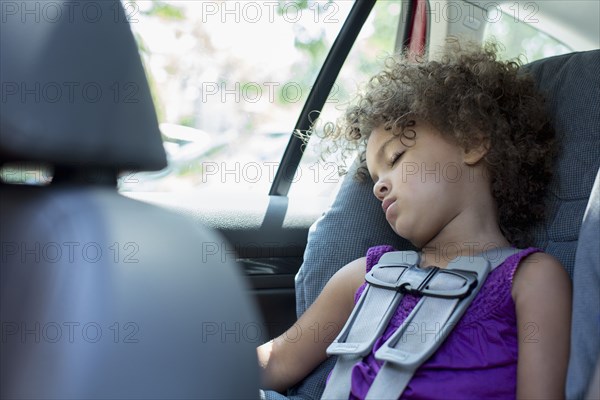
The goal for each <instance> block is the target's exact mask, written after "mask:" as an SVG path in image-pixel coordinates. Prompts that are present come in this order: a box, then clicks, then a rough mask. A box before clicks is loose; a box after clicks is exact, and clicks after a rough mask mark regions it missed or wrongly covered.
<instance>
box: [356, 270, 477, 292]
mask: <svg viewBox="0 0 600 400" xmlns="http://www.w3.org/2000/svg"><path fill="white" fill-rule="evenodd" d="M393 266H394V265H389V264H388V265H378V267H379V268H388V267H393ZM396 266H397V265H396ZM374 269H375V268H373V269H372V270H371V271H370V272H369V273H367V275H366V276H365V280H366V281H367V282H369V284H371V285H373V286H376V287H380V288H383V289H389V290H396V291H399V292H402V293H410V294H415V295H417V294H418V295H423V296H431V297H441V298H445V299H454V298H459V299H462V298H464V297H467V296H468V295H469V294H470V293H471V291H472V290H473V288H475V287H476V286H477V274H476V273H473V272H471V271H465V270H459V269H454V270H446V269H441V268H439V267H434V266H431V267H427V268H420V267H419V266H417V265H411V266H408V268H407V270H406V271H405V272H404V273H403V274H402V276H400V278H399V279H398V280H397V281H396V282H394V283H389V282H384V281H381V280H379V279H377V278H376V277H375V276H373V272H374ZM437 274H450V275H452V276H454V277H456V278H460V279H461V280H462V282H463V283H462V285H460V286H459V287H457V288H455V289H448V290H432V289H429V288H428V285H429V282H430V281H431V279H433V277H434V276H436V275H437Z"/></svg>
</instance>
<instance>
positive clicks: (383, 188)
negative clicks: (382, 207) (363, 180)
mask: <svg viewBox="0 0 600 400" xmlns="http://www.w3.org/2000/svg"><path fill="white" fill-rule="evenodd" d="M389 190H390V188H389V185H388V183H387V182H385V181H383V180H381V179H379V180H378V181H377V182H375V185H374V186H373V193H374V194H375V197H377V198H378V199H379V201H383V199H384V198H385V196H386V195H387V194H388V192H389Z"/></svg>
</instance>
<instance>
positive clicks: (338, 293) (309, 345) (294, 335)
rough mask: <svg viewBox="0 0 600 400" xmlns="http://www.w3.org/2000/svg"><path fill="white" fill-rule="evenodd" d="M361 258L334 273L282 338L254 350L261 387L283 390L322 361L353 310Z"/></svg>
mask: <svg viewBox="0 0 600 400" xmlns="http://www.w3.org/2000/svg"><path fill="white" fill-rule="evenodd" d="M365 266H366V261H365V258H360V259H358V260H355V261H353V262H351V263H349V264H348V265H346V266H345V267H343V268H342V269H340V270H339V271H337V272H336V273H335V275H333V276H332V277H331V279H330V280H329V282H327V284H326V285H325V287H324V288H323V291H322V292H321V294H320V295H319V297H317V299H316V300H315V302H314V303H313V304H312V305H311V306H310V307H309V308H308V309H307V310H306V312H305V313H304V314H302V316H301V317H300V319H299V320H298V321H297V322H296V323H295V324H294V325H293V326H292V327H291V328H290V329H288V330H287V331H286V332H285V333H284V334H283V335H281V336H279V337H278V338H276V339H274V340H272V341H270V342H268V343H265V344H264V345H262V346H260V347H258V349H257V352H258V362H259V364H260V366H261V368H262V371H263V384H262V386H263V388H265V389H274V390H277V391H280V392H281V391H284V390H286V389H287V388H289V387H291V386H292V385H294V384H295V383H297V382H299V381H300V380H301V379H302V378H304V377H305V376H306V375H308V373H309V372H310V371H312V370H313V369H314V368H315V367H317V366H318V365H319V364H320V363H321V362H323V361H325V359H326V358H327V354H326V352H325V350H326V349H327V346H329V344H330V343H331V342H332V341H333V340H334V339H335V338H336V336H337V335H338V333H339V332H340V331H341V330H342V327H343V326H344V324H345V323H346V320H347V319H348V317H349V316H350V313H351V312H352V309H353V308H354V293H355V292H356V290H357V289H358V288H359V286H360V285H361V284H363V283H364V278H365Z"/></svg>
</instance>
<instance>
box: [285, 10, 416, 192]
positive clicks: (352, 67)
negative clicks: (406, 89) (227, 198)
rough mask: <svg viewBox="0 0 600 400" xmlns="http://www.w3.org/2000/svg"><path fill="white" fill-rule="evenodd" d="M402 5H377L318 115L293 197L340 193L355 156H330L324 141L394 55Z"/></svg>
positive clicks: (296, 178) (294, 187) (335, 154)
mask: <svg viewBox="0 0 600 400" xmlns="http://www.w3.org/2000/svg"><path fill="white" fill-rule="evenodd" d="M402 3H404V2H395V1H378V2H376V3H375V6H374V8H373V11H372V12H371V15H370V16H369V18H368V19H367V21H366V22H365V24H364V26H363V28H362V30H361V32H360V34H359V36H358V38H357V40H356V42H355V43H354V45H353V47H352V50H351V51H350V54H349V55H348V58H347V59H346V62H345V63H344V65H343V66H342V69H341V70H340V74H339V76H338V78H337V80H336V82H335V84H334V86H333V88H332V90H331V93H330V94H329V97H328V99H327V102H326V103H325V107H323V110H322V112H321V113H319V114H317V113H315V119H317V117H318V120H317V121H316V123H315V126H314V129H313V131H314V133H313V134H312V136H311V138H310V140H309V142H308V143H307V145H306V147H305V150H304V154H303V156H302V161H301V163H300V166H299V168H298V171H297V173H296V176H295V178H294V183H293V184H292V186H291V188H290V194H289V195H290V196H302V195H306V194H310V195H313V196H334V195H335V194H336V193H337V189H338V188H339V184H340V182H341V180H342V179H343V176H340V175H339V174H338V167H342V168H344V166H345V164H348V167H349V166H350V164H351V163H352V162H353V158H354V157H352V158H350V159H347V160H342V159H340V154H339V152H336V153H333V154H329V152H327V151H324V150H325V149H326V147H327V141H323V140H322V139H321V138H322V136H323V131H324V129H326V126H327V124H328V123H335V121H336V120H337V119H338V118H339V117H340V116H341V115H342V114H343V113H344V111H345V109H346V108H347V107H348V105H349V104H350V103H351V102H352V100H353V99H354V98H355V96H356V93H357V92H358V91H359V90H360V89H361V88H363V87H364V85H365V84H366V83H367V81H368V80H369V78H370V77H371V76H373V75H374V74H376V73H377V72H379V71H380V70H381V68H382V67H383V63H384V61H385V59H386V58H387V57H389V56H392V55H393V54H394V46H395V40H396V35H397V30H398V24H399V20H400V11H401V10H400V7H401V4H402Z"/></svg>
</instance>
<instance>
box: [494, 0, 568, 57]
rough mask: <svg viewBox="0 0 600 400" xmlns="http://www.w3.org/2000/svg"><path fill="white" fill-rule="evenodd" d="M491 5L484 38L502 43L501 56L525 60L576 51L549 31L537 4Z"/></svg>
mask: <svg viewBox="0 0 600 400" xmlns="http://www.w3.org/2000/svg"><path fill="white" fill-rule="evenodd" d="M494 4H495V7H488V8H487V18H486V21H487V24H486V28H485V31H484V41H485V40H488V39H491V38H495V39H496V40H497V41H498V42H499V43H501V45H502V49H501V50H502V51H501V53H500V54H501V56H502V58H504V59H513V58H517V57H521V59H522V61H523V62H524V63H528V62H532V61H535V60H539V59H541V58H545V57H551V56H555V55H559V54H565V53H569V52H571V51H574V50H575V49H573V48H572V47H570V46H568V45H567V44H565V43H563V42H562V41H561V40H559V39H558V38H556V37H554V36H551V34H550V33H548V31H550V29H548V26H547V25H546V23H545V22H546V21H545V20H544V19H543V18H542V15H541V14H540V10H539V6H538V4H537V3H535V2H527V3H524V4H519V3H516V2H515V3H512V4H505V5H503V7H500V6H498V5H497V3H494Z"/></svg>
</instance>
